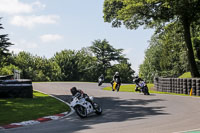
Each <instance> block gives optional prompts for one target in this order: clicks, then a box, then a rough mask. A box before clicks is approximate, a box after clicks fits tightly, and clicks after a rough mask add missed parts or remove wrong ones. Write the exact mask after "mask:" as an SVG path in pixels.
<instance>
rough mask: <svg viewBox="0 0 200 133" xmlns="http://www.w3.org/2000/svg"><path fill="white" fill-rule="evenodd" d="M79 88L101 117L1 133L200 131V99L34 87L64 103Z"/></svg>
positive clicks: (93, 87) (62, 85) (86, 87)
mask: <svg viewBox="0 0 200 133" xmlns="http://www.w3.org/2000/svg"><path fill="white" fill-rule="evenodd" d="M73 86H76V87H77V88H78V89H82V90H83V91H84V92H85V93H87V94H88V95H91V96H94V97H95V101H96V102H97V103H99V104H100V105H101V106H102V108H103V114H102V115H100V116H96V115H95V114H94V115H91V116H89V117H88V118H86V119H80V118H79V117H78V116H77V115H76V114H75V113H73V114H72V115H70V116H68V117H66V118H63V119H59V120H53V121H49V122H44V123H41V124H35V125H30V126H25V127H20V128H13V129H6V130H0V132H3V133H75V132H78V133H133V132H134V133H172V132H181V131H187V130H193V129H200V98H197V97H189V96H188V97H187V96H177V95H164V94H151V95H150V96H144V95H142V94H140V93H132V92H112V91H104V90H102V88H104V87H105V86H110V84H103V85H102V86H101V87H98V86H97V83H78V82H73V83H67V82H51V83H33V87H34V89H35V90H40V91H43V92H46V93H48V94H52V95H54V96H56V97H58V98H61V99H62V100H65V101H68V102H69V100H70V98H71V94H70V91H69V88H71V87H73Z"/></svg>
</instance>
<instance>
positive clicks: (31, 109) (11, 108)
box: [0, 91, 70, 125]
mask: <svg viewBox="0 0 200 133" xmlns="http://www.w3.org/2000/svg"><path fill="white" fill-rule="evenodd" d="M69 110H70V108H69V106H67V105H66V104H65V103H63V102H60V101H58V100H57V99H54V98H52V97H50V96H48V95H45V94H43V93H39V92H36V91H34V92H33V98H10V99H0V125H5V124H9V123H14V122H21V121H26V120H34V119H37V118H40V117H44V116H48V115H54V114H57V113H61V112H66V111H69Z"/></svg>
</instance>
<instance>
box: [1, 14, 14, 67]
mask: <svg viewBox="0 0 200 133" xmlns="http://www.w3.org/2000/svg"><path fill="white" fill-rule="evenodd" d="M0 20H1V18H0ZM0 29H3V27H2V24H0ZM11 45H13V44H12V43H10V42H9V38H8V34H2V35H0V56H1V58H0V64H1V62H2V59H3V57H5V56H7V55H9V50H8V47H9V46H11Z"/></svg>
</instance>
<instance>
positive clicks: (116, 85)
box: [112, 78, 120, 91]
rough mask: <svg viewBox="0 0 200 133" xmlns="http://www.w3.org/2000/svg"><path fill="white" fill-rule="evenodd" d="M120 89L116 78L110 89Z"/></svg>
mask: <svg viewBox="0 0 200 133" xmlns="http://www.w3.org/2000/svg"><path fill="white" fill-rule="evenodd" d="M119 89H120V81H119V79H118V78H116V80H115V81H114V82H113V88H112V91H115V90H117V91H119Z"/></svg>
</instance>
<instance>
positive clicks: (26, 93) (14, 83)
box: [0, 79, 33, 98]
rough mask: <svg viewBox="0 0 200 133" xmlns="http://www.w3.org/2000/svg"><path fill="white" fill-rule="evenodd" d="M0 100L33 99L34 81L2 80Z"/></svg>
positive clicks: (0, 82) (0, 83)
mask: <svg viewBox="0 0 200 133" xmlns="http://www.w3.org/2000/svg"><path fill="white" fill-rule="evenodd" d="M0 98H33V87H32V81H31V80H29V79H19V80H1V81H0Z"/></svg>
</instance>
